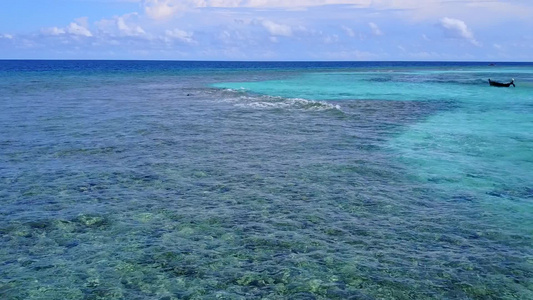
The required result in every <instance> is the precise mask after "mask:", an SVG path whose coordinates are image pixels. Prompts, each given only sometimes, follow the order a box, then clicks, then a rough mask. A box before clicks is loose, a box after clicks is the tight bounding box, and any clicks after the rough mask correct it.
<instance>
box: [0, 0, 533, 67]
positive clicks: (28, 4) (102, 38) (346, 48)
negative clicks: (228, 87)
mask: <svg viewBox="0 0 533 300" xmlns="http://www.w3.org/2000/svg"><path fill="white" fill-rule="evenodd" d="M1 6H2V9H0V59H19V58H20V59H170V60H350V61H359V60H438V61H443V60H460V61H533V17H532V16H533V1H531V0H514V1H512V0H462V1H461V0H283V1H282V0H3V1H2V3H1Z"/></svg>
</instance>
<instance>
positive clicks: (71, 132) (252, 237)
mask: <svg viewBox="0 0 533 300" xmlns="http://www.w3.org/2000/svg"><path fill="white" fill-rule="evenodd" d="M489 78H490V79H492V80H498V81H503V82H505V81H510V80H511V78H514V79H515V83H516V87H515V88H513V87H510V88H496V87H490V86H489V84H488V79H489ZM0 299H6V300H16V299H21V300H22V299H24V300H27V299H83V300H96V299H126V300H133V299H154V300H171V299H524V300H526V299H527V300H529V299H533V63H496V64H495V65H489V63H479V62H476V63H462V62H177V61H176V62H173V61H37V60H28V61H16V60H3V61H2V60H0Z"/></svg>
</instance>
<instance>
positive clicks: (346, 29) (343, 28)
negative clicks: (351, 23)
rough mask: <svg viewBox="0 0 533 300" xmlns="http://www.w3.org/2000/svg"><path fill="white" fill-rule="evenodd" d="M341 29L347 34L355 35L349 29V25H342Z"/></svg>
mask: <svg viewBox="0 0 533 300" xmlns="http://www.w3.org/2000/svg"><path fill="white" fill-rule="evenodd" d="M342 30H344V32H345V33H346V35H347V36H349V37H355V31H354V30H353V29H351V28H350V27H346V26H342Z"/></svg>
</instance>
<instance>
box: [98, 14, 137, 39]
mask: <svg viewBox="0 0 533 300" xmlns="http://www.w3.org/2000/svg"><path fill="white" fill-rule="evenodd" d="M137 17H138V15H137V13H131V14H125V15H123V16H115V17H113V18H112V19H103V20H100V21H98V22H96V23H95V24H96V27H97V28H98V30H99V31H100V33H103V34H106V35H110V36H130V37H135V36H146V32H145V31H144V29H143V28H142V27H141V26H139V25H138V24H137V23H136V18H137Z"/></svg>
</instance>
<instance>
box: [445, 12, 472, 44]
mask: <svg viewBox="0 0 533 300" xmlns="http://www.w3.org/2000/svg"><path fill="white" fill-rule="evenodd" d="M440 26H441V28H442V29H443V30H444V33H445V34H446V35H448V36H449V37H452V38H459V39H465V40H468V41H469V42H471V43H472V44H474V45H476V46H479V45H480V44H479V42H478V41H476V39H475V38H474V34H473V33H472V31H471V30H470V29H469V28H468V26H467V25H466V23H465V22H464V21H461V20H459V19H452V18H447V17H446V18H442V19H440Z"/></svg>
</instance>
